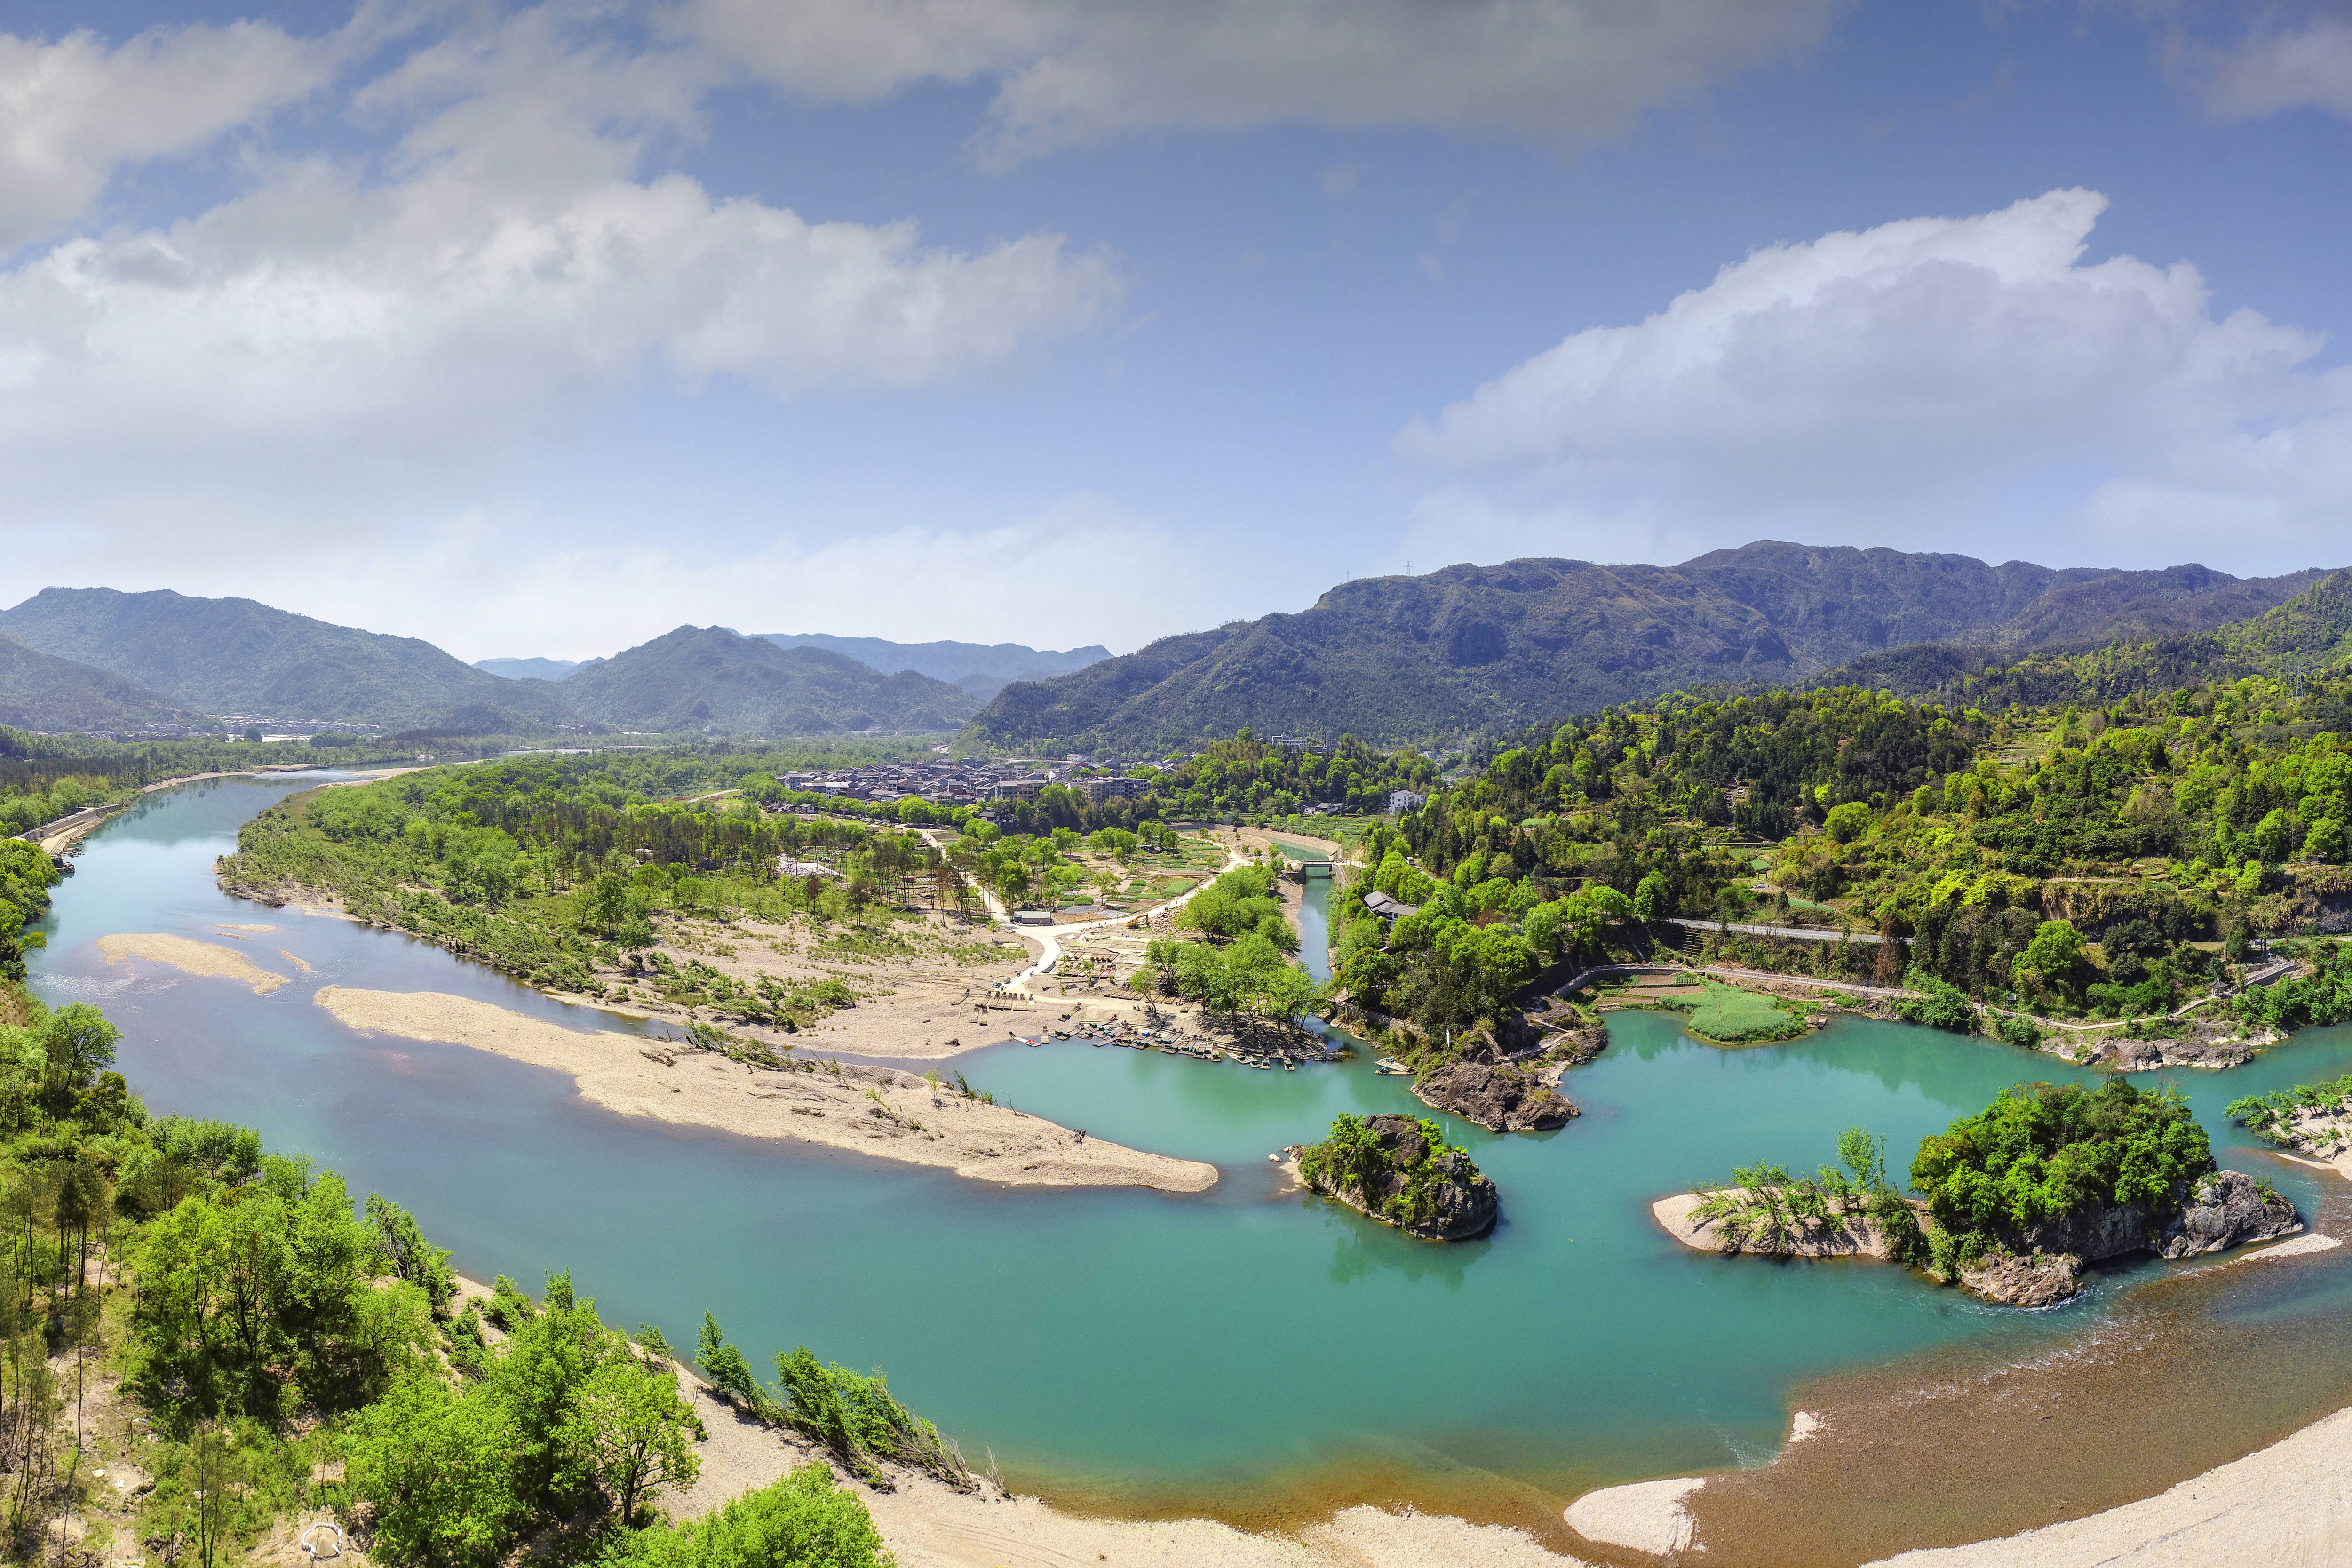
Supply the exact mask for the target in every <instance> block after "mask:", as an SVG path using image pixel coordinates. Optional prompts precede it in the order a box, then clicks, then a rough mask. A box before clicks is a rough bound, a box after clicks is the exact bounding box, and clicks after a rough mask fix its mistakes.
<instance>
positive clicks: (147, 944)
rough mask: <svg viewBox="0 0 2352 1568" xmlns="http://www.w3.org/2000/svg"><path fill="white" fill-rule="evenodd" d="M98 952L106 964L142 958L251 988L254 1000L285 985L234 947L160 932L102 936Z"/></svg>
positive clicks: (283, 978)
mask: <svg viewBox="0 0 2352 1568" xmlns="http://www.w3.org/2000/svg"><path fill="white" fill-rule="evenodd" d="M264 929H267V928H264ZM98 950H99V951H100V952H102V953H104V954H106V962H107V963H110V964H111V963H122V962H123V961H124V960H125V959H131V958H143V959H145V960H147V961H148V962H149V963H161V964H165V965H168V966H169V967H171V968H173V969H176V970H179V971H180V972H182V973H186V974H202V975H207V976H212V977H215V978H217V979H222V980H235V981H238V982H241V983H242V984H247V985H250V986H252V987H253V994H255V995H257V996H267V995H268V994H270V993H271V992H272V991H275V990H277V989H278V987H279V986H280V985H283V984H286V976H284V975H282V974H272V973H270V972H269V971H268V970H267V969H264V968H262V967H261V966H260V965H259V964H257V963H254V962H253V961H252V960H251V959H249V958H247V957H246V956H245V954H243V953H241V952H237V951H236V949H235V948H233V947H222V946H221V945H219V944H218V943H216V942H193V941H190V940H189V939H188V938H186V937H184V936H167V935H165V934H164V933H163V932H161V931H124V932H118V933H116V934H114V935H112V936H102V937H100V938H99V939H98Z"/></svg>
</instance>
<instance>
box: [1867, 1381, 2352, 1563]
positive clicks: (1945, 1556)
mask: <svg viewBox="0 0 2352 1568" xmlns="http://www.w3.org/2000/svg"><path fill="white" fill-rule="evenodd" d="M2346 1562H2352V1410H2339V1411H2337V1412H2336V1414H2335V1415H2330V1416H2329V1417H2327V1418H2326V1420H2324V1421H2320V1422H2316V1423H2315V1424H2314V1425H2312V1426H2306V1427H2305V1428H2304V1429H2303V1430H2302V1431H2300V1432H2297V1433H2296V1434H2295V1435H2294V1436H2292V1437H2289V1438H2286V1439H2285V1440H2284V1441H2283V1442H2279V1443H2273V1445H2271V1447H2267V1448H2264V1449H2263V1450H2262V1451H2261V1452H2260V1453H2256V1454H2249V1455H2247V1456H2246V1457H2245V1458H2242V1459H2240V1460H2237V1461H2236V1462H2234V1463H2232V1464H2227V1465H2223V1466H2221V1468H2218V1469H2212V1470H2208V1471H2206V1472H2205V1473H2204V1474H2203V1475H2201V1476H2199V1477H2197V1478H2196V1479H2193V1480H2186V1481H2183V1482H2181V1483H2180V1484H2179V1486H2177V1487H2174V1488H2173V1489H2170V1490H2169V1491H2167V1492H2164V1493H2162V1494H2160V1495H2158V1496H2157V1497H2152V1498H2148V1499H2146V1500H2143V1501H2140V1502H2135V1503H2126V1505H2125V1506H2123V1507H2122V1508H2115V1509H2109V1510H2107V1511H2106V1512H2105V1513H2097V1514H2093V1515H2092V1516H2091V1517H2090V1518H2088V1519H2075V1520H2069V1521H2066V1522H2065V1523H2063V1524H2053V1525H2048V1526H2045V1527H2044V1528H2042V1529H2041V1530H2029V1531H2025V1532H2024V1533H2023V1534H2021V1535H2011V1536H2006V1537H2003V1538H2002V1539H2000V1540H1999V1541H1983V1542H1977V1543H1976V1544H1975V1545H1973V1546H1947V1547H1938V1548H1935V1549H1932V1550H1929V1551H1923V1552H1904V1553H1902V1554H1901V1555H1900V1556H1897V1557H1891V1558H1882V1559H1881V1560H1880V1563H1883V1564H1886V1565H1888V1568H1893V1565H1895V1564H1900V1565H1901V1568H2094V1565H2097V1568H2107V1565H2110V1564H2112V1565H2116V1568H2122V1565H2125V1564H2129V1565H2132V1568H2159V1565H2162V1568H2176V1565H2177V1568H2257V1565H2259V1568H2273V1565H2276V1568H2287V1565H2288V1564H2297V1565H2300V1564H2310V1565H2311V1568H2320V1565H2322V1564H2326V1563H2346ZM1872 1568H1877V1565H1872Z"/></svg>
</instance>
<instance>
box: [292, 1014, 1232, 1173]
mask: <svg viewBox="0 0 2352 1568" xmlns="http://www.w3.org/2000/svg"><path fill="white" fill-rule="evenodd" d="M314 1000H315V1001H316V1002H317V1003H318V1005H320V1006H321V1007H324V1008H325V1009H326V1010H327V1011H328V1012H330V1013H331V1014H332V1015H334V1016H335V1018H336V1019H337V1020H338V1021H340V1022H341V1023H342V1024H344V1025H347V1026H350V1027H352V1028H354V1029H360V1030H363V1031H366V1032H368V1033H371V1034H382V1035H393V1036H397V1037H401V1038H404V1039H411V1040H441V1041H446V1042H448V1043H450V1044H453V1045H461V1046H469V1047H473V1048H474V1049H476V1050H485V1051H495V1052H497V1053H498V1054H499V1055H500V1056H505V1057H511V1058H514V1059H515V1060H517V1061H523V1062H529V1063H530V1064H531V1065H532V1066H534V1067H544V1068H554V1069H555V1070H557V1071H559V1072H566V1073H570V1074H571V1075H572V1079H573V1080H574V1081H575V1082H576V1083H577V1084H578V1085H579V1087H580V1092H581V1094H582V1095H583V1097H584V1098H586V1099H588V1100H593V1101H594V1102H595V1103H596V1104H598V1105H602V1106H604V1108H605V1109H607V1110H614V1111H617V1112H619V1113H620V1114H622V1115H624V1116H651V1117H654V1118H656V1119H657V1120H660V1121H671V1122H677V1123H681V1124H685V1125H690V1126H698V1127H716V1128H720V1129H722V1130H724V1131H730V1132H737V1133H741V1134H743V1135H744V1136H746V1137H752V1138H791V1139H796V1140H798V1141H800V1142H806V1143H822V1144H824V1145H825V1146H827V1147H828V1148H834V1149H848V1150H853V1151H855V1152H858V1153H862V1154H873V1155H877V1156H878V1157H880V1158H882V1159H886V1160H898V1161H901V1162H904V1163H908V1164H914V1165H930V1166H935V1167H939V1168H941V1169H945V1170H950V1171H953V1172H954V1173H956V1174H957V1175H960V1176H967V1177H970V1178H971V1179H972V1180H975V1181H984V1182H998V1183H1003V1184H1006V1185H1010V1186H1141V1187H1158V1188H1160V1189H1161V1190H1163V1191H1167V1192H1177V1193H1196V1192H1200V1191H1202V1190H1203V1189H1205V1188H1207V1187H1210V1186H1212V1185H1214V1184H1215V1183H1216V1180H1217V1172H1216V1167H1215V1166H1213V1165H1208V1164H1203V1163H1201V1162H1199V1161H1197V1160H1178V1159H1173V1158H1171V1157H1170V1156H1168V1155H1165V1154H1151V1153H1146V1152H1143V1151H1141V1150H1138V1149H1129V1148H1127V1147H1125V1146H1124V1145H1122V1144H1118V1143H1111V1142H1105V1141H1104V1140H1102V1139H1099V1138H1089V1137H1087V1135H1086V1134H1085V1133H1084V1132H1083V1131H1075V1132H1074V1131H1071V1130H1069V1129H1067V1128H1064V1127H1060V1126H1057V1125H1055V1123H1053V1122H1051V1121H1045V1120H1044V1119H1043V1118H1041V1117H1035V1116H1030V1115H1027V1114H1025V1113H1024V1112H1022V1111H1018V1110H1011V1109H1010V1108H1008V1107H1005V1106H1002V1105H989V1104H984V1103H982V1101H979V1100H967V1099H965V1098H963V1097H962V1096H961V1095H958V1094H955V1093H952V1092H950V1091H946V1090H941V1089H934V1088H933V1087H932V1086H931V1085H930V1084H929V1083H928V1082H927V1081H925V1080H924V1079H920V1078H918V1077H916V1076H915V1075H914V1074H912V1073H904V1072H898V1071H896V1070H894V1069H892V1068H871V1067H844V1068H841V1069H840V1071H839V1073H838V1074H837V1075H836V1074H835V1073H834V1072H832V1071H830V1070H818V1071H813V1072H811V1071H782V1072H779V1071H773V1070H767V1069H761V1068H748V1067H744V1066H741V1065H740V1064H738V1063H736V1062H732V1061H729V1060H728V1059H727V1058H724V1057H720V1056H717V1055H714V1054H712V1053H709V1052H706V1051H696V1050H692V1049H689V1048H686V1047H678V1046H676V1045H674V1044H673V1043H671V1042H666V1041H661V1040H653V1039H646V1038H644V1037H638V1036H634V1035H623V1034H614V1033H595V1034H590V1033H584V1032H583V1031H580V1030H576V1029H567V1028H564V1027H562V1026H561V1025H557V1024H552V1023H550V1022H548V1021H546V1020H545V1019H541V1018H533V1017H530V1016H528V1015H526V1014H522V1013H517V1012H513V1011H511V1010H509V1009H508V1008H505V1007H499V1006H495V1005H492V1004H490V1003H488V1002H477V1001H475V1000H473V999H472V998H470V997H465V996H453V995H449V994H446V993H443V992H438V991H415V992H399V991H357V990H351V989H348V988H346V987H342V986H337V985H329V986H325V987H322V988H321V989H320V992H319V993H318V994H317V996H316V997H315V998H314Z"/></svg>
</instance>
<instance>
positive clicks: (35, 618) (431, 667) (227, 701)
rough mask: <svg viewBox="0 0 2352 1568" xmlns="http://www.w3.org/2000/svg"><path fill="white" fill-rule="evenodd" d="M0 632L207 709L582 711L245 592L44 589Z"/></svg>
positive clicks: (311, 716) (424, 647)
mask: <svg viewBox="0 0 2352 1568" xmlns="http://www.w3.org/2000/svg"><path fill="white" fill-rule="evenodd" d="M0 632H5V633H7V634H8V635H9V636H11V637H16V639H17V640H18V641H20V642H22V643H24V644H25V645H26V647H31V648H35V649H37V650H38V651H39V652H42V653H46V654H49V655H51V656H53V657H55V658H63V659H71V660H74V661H75V662H76V663H79V664H85V665H89V666H93V667H95V668H98V669H101V670H105V671H107V672H108V673H110V674H112V675H116V676H119V677H121V679H124V680H127V681H131V682H133V683H135V684H137V685H139V686H142V687H145V688H147V689H149V690H151V691H153V692H157V693H160V694H161V695H163V697H166V698H169V699H170V700H173V702H177V703H183V704H185V705H186V706H187V707H189V708H191V709H193V710H196V711H198V712H203V713H231V714H251V715H257V716H262V717H267V718H270V719H275V720H279V721H285V722H289V723H300V722H304V721H320V720H326V721H342V722H352V723H369V724H382V725H388V726H394V727H398V726H403V725H430V724H432V723H433V722H435V721H436V720H438V719H439V718H441V717H442V716H443V715H445V714H446V713H448V712H449V711H451V710H454V709H458V708H463V707H467V706H468V705H472V704H483V703H487V704H490V705H493V706H495V707H497V708H499V709H501V710H506V711H508V712H509V713H512V714H514V715H516V716H517V717H518V718H520V720H522V721H527V722H530V723H536V724H563V723H574V722H577V718H578V716H577V715H576V714H574V713H573V712H572V710H571V709H570V707H569V706H568V705H566V704H565V702H564V701H563V700H562V699H561V698H559V697H557V696H556V695H555V694H554V689H553V688H552V687H548V686H545V685H543V684H542V685H540V686H538V687H537V688H536V689H533V688H531V687H530V686H519V685H518V684H517V683H515V682H510V681H504V680H500V679H499V678H498V677H496V676H494V675H486V674H484V673H483V672H482V671H480V670H478V669H475V668H471V667H470V666H467V665H466V664H464V663H462V662H460V661H459V660H457V659H456V658H451V657H450V656H449V655H447V654H446V653H444V652H442V651H441V650H440V649H439V648H437V647H434V646H433V645H432V644H431V643H428V642H420V641H418V640H417V639H416V638H415V637H386V636H383V635H382V634H380V633H376V632H364V631H360V630H358V629H357V628H355V627H352V626H332V625H330V624H329V623H327V622H325V621H318V620H312V619H311V618H310V616H297V615H292V614H289V612H287V611H285V610H277V609H272V608H270V607H269V606H268V605H262V604H257V603H255V602H254V601H253V600H251V599H192V598H189V597H187V596H185V595H180V594H174V593H173V592H171V591H170V590H168V589H159V590H157V591H155V592H153V593H147V594H124V593H121V592H118V591H117V590H115V589H112V588H44V589H42V590H41V592H39V593H38V594H36V595H33V597H31V598H29V599H27V600H26V601H25V602H24V603H23V604H21V605H17V606H16V608H14V609H12V610H8V611H5V612H0Z"/></svg>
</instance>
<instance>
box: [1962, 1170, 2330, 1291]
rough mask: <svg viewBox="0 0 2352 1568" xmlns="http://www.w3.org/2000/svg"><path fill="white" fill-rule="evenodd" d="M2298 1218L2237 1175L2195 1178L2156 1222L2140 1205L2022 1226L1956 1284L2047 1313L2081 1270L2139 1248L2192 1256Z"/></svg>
mask: <svg viewBox="0 0 2352 1568" xmlns="http://www.w3.org/2000/svg"><path fill="white" fill-rule="evenodd" d="M2302 1228H2303V1216H2302V1215H2299V1214H2297V1213H2296V1212H2295V1208H2294V1205H2293V1204H2291V1203H2289V1202H2288V1201H2287V1200H2286V1199H2284V1198H2283V1197H2281V1196H2279V1195H2278V1194H2276V1193H2271V1194H2268V1195H2267V1196H2265V1195H2264V1193H2263V1188H2262V1187H2261V1185H2260V1184H2257V1183H2256V1182H2255V1180H2254V1179H2253V1178H2252V1176H2249V1175H2247V1174H2245V1173H2243V1172H2241V1171H2215V1172H2213V1173H2211V1174H2210V1175H2206V1176H2201V1177H2200V1178H2198V1181H2197V1184H2196V1186H2195V1187H2193V1188H2191V1189H2190V1190H2189V1193H2188V1194H2186V1196H2185V1197H2184V1199H2183V1201H2182V1203H2181V1205H2180V1207H2179V1208H2178V1209H2176V1210H2174V1211H2173V1212H2172V1213H2171V1214H2170V1215H2166V1216H2164V1217H2163V1218H2162V1219H2160V1220H2159V1219H2158V1218H2157V1217H2156V1216H2155V1215H2153V1214H2152V1213H2151V1212H2150V1211H2149V1209H2148V1206H2147V1205H2145V1204H2137V1203H2133V1204H2092V1205H2086V1206H2084V1207H2083V1208H2080V1209H2077V1210H2075V1211H2074V1213H2073V1214H2070V1215H2063V1216H2061V1217H2059V1218H2057V1219H2052V1220H2045V1221H2043V1222H2042V1223H2041V1224H2039V1225H2036V1226H2030V1227H2028V1228H2027V1230H2026V1231H2025V1232H2024V1233H2023V1235H2022V1236H2021V1237H2019V1240H2020V1242H2021V1246H2020V1247H2018V1248H2016V1249H2015V1250H2003V1251H2000V1252H1992V1253H1988V1254H1986V1255H1985V1257H1984V1258H1983V1260H1982V1261H1981V1262H1979V1264H1978V1265H1977V1266H1976V1267H1975V1268H1966V1269H1963V1270H1961V1272H1960V1283H1961V1284H1963V1285H1966V1286H1967V1287H1968V1288H1969V1289H1971V1290H1973V1291H1975V1292H1976V1293H1977V1294H1978V1295H1979V1296H1982V1297H1983V1298H1984V1299H1985V1300H1988V1301H1999V1302H2001V1303H2003V1304H2005V1305H2009V1306H2016V1307H2047V1306H2050V1305H2052V1304H2053V1303H2055V1302H2058V1301H2063V1300H2065V1299H2066V1298H2067V1297H2069V1296H2072V1295H2074V1293H2075V1292H2076V1291H2078V1290H2080V1289H2082V1288H2083V1270H2084V1266H2085V1265H2086V1264H2092V1263H2100V1262H2104V1261H2105V1260H2106V1259H2107V1258H2121V1257H2123V1256H2124V1255H2125V1254H2126V1253H2131V1252H2139V1251H2142V1250H2146V1251H2149V1252H2153V1253H2155V1254H2157V1255H2158V1257H2160V1258H2195V1257H2197V1256H2199V1255H2200V1254H2203V1253H2208V1252H2222V1251H2226V1250H2228V1249H2229V1248H2231V1247H2243V1246H2245V1245H2246V1244H2247V1243H2249V1242H2255V1241H2270V1240H2273V1239H2274V1238H2276V1237H2282V1236H2292V1235H2294V1233H2295V1232H2296V1231H2299V1230H2301V1229H2302Z"/></svg>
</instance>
